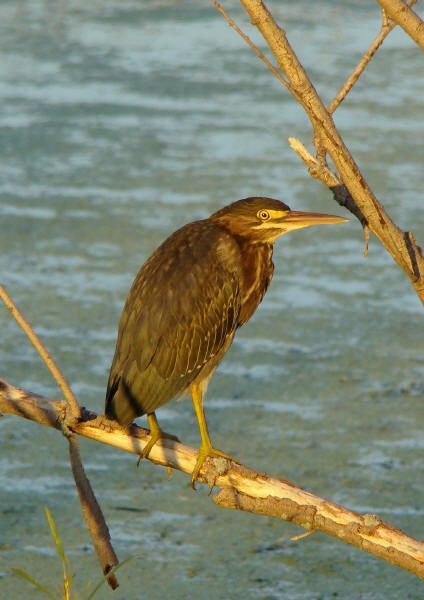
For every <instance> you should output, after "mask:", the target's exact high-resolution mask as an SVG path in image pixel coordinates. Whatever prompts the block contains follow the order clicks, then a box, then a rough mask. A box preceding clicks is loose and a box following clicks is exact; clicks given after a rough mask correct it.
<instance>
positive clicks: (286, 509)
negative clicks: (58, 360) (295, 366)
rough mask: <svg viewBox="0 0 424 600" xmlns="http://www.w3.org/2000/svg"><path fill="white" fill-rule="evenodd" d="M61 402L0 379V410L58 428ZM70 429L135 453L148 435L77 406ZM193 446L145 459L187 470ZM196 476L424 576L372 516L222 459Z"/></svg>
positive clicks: (236, 498)
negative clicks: (79, 411)
mask: <svg viewBox="0 0 424 600" xmlns="http://www.w3.org/2000/svg"><path fill="white" fill-rule="evenodd" d="M63 408H64V402H63V401H55V400H50V399H48V398H42V397H40V396H36V395H34V394H30V393H28V392H26V391H24V390H21V389H19V388H16V387H14V386H11V385H9V384H8V383H7V382H6V381H4V380H3V379H0V410H2V411H4V412H5V413H11V414H15V415H18V416H21V417H25V418H27V419H31V420H33V421H36V422H38V423H41V424H43V425H48V426H50V427H55V428H56V429H60V425H59V423H60V419H61V414H62V411H63ZM74 431H75V433H78V434H79V435H83V436H85V437H88V438H91V439H93V440H96V441H98V442H102V443H103V444H108V445H111V446H116V447H117V448H120V449H122V450H126V451H127V452H132V453H134V454H140V452H141V451H142V449H143V448H144V446H145V445H146V443H147V442H148V441H149V439H150V436H149V434H148V432H147V431H146V430H144V429H141V428H140V427H137V426H136V425H132V426H131V427H130V428H129V429H128V430H124V429H123V428H121V427H120V426H119V425H117V424H116V423H115V422H113V421H109V420H108V419H106V418H105V417H103V416H98V415H96V414H95V413H92V412H90V411H87V410H85V409H83V410H82V420H81V421H80V422H79V423H78V424H76V425H75V426H74ZM196 457H197V450H195V449H194V448H190V447H189V446H184V445H183V444H180V443H177V442H174V441H172V440H161V441H160V442H158V443H157V444H156V445H155V446H154V447H153V448H152V450H151V453H150V456H149V460H151V461H152V462H154V463H155V464H159V465H162V466H165V467H168V468H169V467H171V468H175V469H179V470H180V471H184V472H185V473H188V474H191V472H192V470H193V467H194V464H195V462H196ZM198 480H199V481H201V482H204V483H207V484H208V485H209V486H210V487H212V486H213V485H216V486H218V487H220V488H222V491H220V492H219V493H218V494H217V495H216V496H214V501H215V502H216V504H218V506H222V507H225V508H236V509H239V510H245V511H249V512H253V513H257V514H263V515H268V516H272V517H275V518H278V519H283V520H285V521H292V522H293V523H297V524H298V525H301V526H302V527H304V528H305V529H307V530H308V531H311V532H313V531H323V532H325V533H327V534H329V535H331V536H333V537H336V538H339V539H340V540H342V541H344V542H347V543H349V544H353V545H354V546H357V547H358V548H360V549H361V550H364V551H366V552H370V553H371V554H374V555H375V556H378V557H380V558H382V559H384V560H386V561H388V562H391V563H393V564H395V565H398V566H399V567H402V568H403V569H406V570H408V571H411V572H412V573H415V574H416V575H417V576H418V577H421V578H424V543H423V542H420V541H419V540H416V539H414V538H411V537H409V536H407V535H405V534H404V533H403V532H402V531H401V530H400V529H397V528H396V527H393V526H392V525H389V524H388V523H385V522H384V521H382V520H381V519H380V518H379V517H378V516H377V515H373V514H363V515H361V514H358V513H355V512H353V511H351V510H348V509H347V508H344V507H343V506H340V505H338V504H334V503H332V502H330V501H328V500H325V499H324V498H320V497H318V496H314V495H313V494H311V493H310V492H307V491H305V490H303V489H301V488H299V487H297V486H296V485H294V484H293V483H290V482H289V481H284V480H282V479H277V478H275V477H269V476H268V475H267V474H265V473H259V472H257V471H254V470H252V469H249V468H248V467H245V466H243V465H237V464H235V463H230V464H229V463H228V461H227V460H226V459H221V458H209V459H207V460H206V461H205V463H204V465H203V467H202V469H201V471H200V474H199V477H198Z"/></svg>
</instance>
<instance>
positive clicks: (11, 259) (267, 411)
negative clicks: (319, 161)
mask: <svg viewBox="0 0 424 600" xmlns="http://www.w3.org/2000/svg"><path fill="white" fill-rule="evenodd" d="M273 4H274V5H275V13H276V16H278V18H279V20H280V22H281V24H282V25H283V26H284V27H285V29H286V30H287V33H288V35H289V39H290V41H291V43H292V45H293V46H294V48H295V49H296V51H298V54H299V57H300V58H301V59H302V60H303V61H304V64H305V67H306V68H307V69H308V71H309V73H310V74H311V75H312V77H313V80H314V82H315V83H316V86H317V88H318V89H319V91H320V92H321V93H322V94H323V96H324V98H325V100H327V101H329V100H330V99H331V97H332V94H333V93H335V92H336V91H337V89H338V87H339V86H340V85H341V84H342V83H343V81H344V79H345V77H346V76H347V74H348V73H349V72H350V70H351V69H352V68H353V66H354V65H355V64H356V62H357V60H358V59H359V57H360V55H361V52H362V51H363V50H364V49H365V48H366V47H367V45H368V43H369V42H370V41H371V39H373V37H374V35H375V34H376V32H377V28H378V27H379V24H380V16H379V14H378V10H377V9H376V8H375V7H374V6H373V5H372V4H371V5H370V3H368V2H365V1H361V2H347V1H346V2H338V3H333V2H315V3H314V10H311V9H310V3H307V2H296V3H276V2H274V3H273V2H271V3H270V7H271V8H274V7H273ZM286 4H287V5H288V6H286ZM226 5H227V6H228V7H230V8H232V14H233V15H234V16H237V17H239V18H240V22H241V23H246V19H245V18H244V16H243V15H242V12H241V9H240V8H239V6H238V4H237V3H236V2H234V1H231V2H228V3H226ZM246 28H248V25H246ZM249 31H250V29H249ZM0 33H1V35H0V47H1V59H0V106H1V111H0V136H1V137H0V191H1V196H0V227H1V230H0V231H1V235H0V252H1V254H0V274H1V281H2V283H4V284H5V285H6V286H7V288H8V290H9V292H10V293H11V295H12V296H13V297H14V299H15V300H16V301H17V302H18V304H19V306H20V307H21V308H22V310H23V312H24V313H25V315H26V316H27V318H28V319H29V320H30V321H31V322H32V323H33V324H34V326H35V328H36V330H37V332H38V333H39V334H40V335H41V337H42V338H43V339H44V341H45V342H46V344H47V346H48V348H49V350H50V352H51V353H52V354H53V356H54V357H55V358H56V360H57V361H58V363H59V365H60V366H61V367H62V368H63V371H64V372H65V374H66V376H67V377H68V379H69V381H70V382H71V383H72V386H73V389H74V391H75V393H76V394H77V395H78V398H79V400H80V402H81V403H82V404H84V405H86V406H88V407H91V408H93V409H94V410H97V411H101V410H102V407H103V397H104V390H105V385H106V380H107V371H108V368H109V365H110V361H111V358H112V355H113V350H114V343H115V335H116V329H117V324H118V320H119V315H120V311H121V309H122V305H123V302H124V299H125V296H126V294H127V291H128V288H129V286H130V283H131V281H132V279H133V277H134V275H135V273H136V272H137V270H138V268H139V266H140V264H141V263H142V262H143V261H144V260H145V259H146V258H147V256H148V255H149V254H150V253H151V251H152V250H153V249H154V248H155V247H156V245H157V244H158V243H159V242H160V241H161V240H162V239H164V238H165V237H166V236H167V235H168V234H169V233H170V232H171V231H172V230H174V229H175V228H177V227H178V226H179V225H182V224H183V223H185V222H187V221H191V220H195V219H197V218H202V217H204V216H207V215H208V214H210V213H211V212H212V211H213V210H216V209H217V208H218V207H220V206H222V205H224V204H226V203H228V202H230V201H233V200H236V199H238V198H242V197H244V196H247V195H254V194H263V195H271V196H274V197H277V198H280V199H282V200H284V201H286V202H287V203H288V204H289V205H291V206H292V207H295V208H299V209H306V210H308V209H310V210H317V211H323V212H336V213H337V212H338V213H339V214H342V212H343V211H342V209H340V208H339V207H337V206H336V205H335V204H334V202H333V201H332V199H331V197H330V194H329V193H328V191H327V190H326V189H325V188H324V187H323V186H322V185H321V184H320V183H317V182H315V181H313V180H312V179H311V178H310V177H309V176H308V175H307V173H306V171H305V169H304V167H303V165H302V164H301V163H300V161H299V160H298V158H297V157H296V156H295V155H294V154H293V152H292V151H291V150H290V149H289V147H288V144H287V141H286V140H287V137H288V136H296V137H299V138H301V139H302V140H303V141H304V142H306V143H308V144H309V140H310V128H309V125H308V123H307V121H306V118H305V117H304V115H303V113H302V111H301V110H300V109H299V108H298V107H297V106H296V104H295V103H294V101H293V100H292V99H291V97H289V96H288V94H287V93H286V91H285V90H284V89H282V88H281V87H280V86H279V84H278V83H277V82H276V81H274V79H273V78H272V76H271V75H270V74H269V73H268V72H267V71H266V69H265V67H264V66H263V65H262V64H261V63H260V62H259V61H258V59H257V58H256V57H255V56H254V55H253V54H252V53H251V51H250V50H249V49H247V47H245V45H244V43H243V42H242V41H241V39H239V38H238V37H237V35H236V34H235V33H234V32H233V31H232V30H231V29H230V28H229V27H228V26H227V25H226V24H225V22H224V21H223V20H222V18H221V17H220V16H219V15H218V13H216V11H215V9H214V8H213V7H212V5H209V4H208V3H196V2H177V1H175V2H173V1H171V0H170V1H156V2H155V1H150V2H149V1H144V2H131V1H130V0H123V1H120V2H116V1H112V0H106V1H105V0H102V2H98V1H96V2H82V1H81V0H68V1H67V2H48V1H47V0H46V1H44V2H43V1H41V0H39V1H36V0H33V1H31V2H25V1H23V0H14V1H13V2H2V3H1V4H0ZM252 37H253V38H254V39H255V40H257V41H258V42H259V43H260V45H261V47H262V48H263V47H264V46H263V43H262V42H261V41H260V38H259V37H258V36H257V34H256V33H255V32H252ZM423 72H424V71H423V55H422V52H420V50H419V49H418V48H416V47H415V46H414V45H413V43H412V42H410V41H409V40H408V38H407V37H406V36H405V35H404V34H403V33H402V32H394V33H393V34H392V35H391V37H390V39H389V40H387V41H386V42H385V44H384V47H383V49H382V50H381V51H380V52H379V53H378V55H377V56H376V59H375V60H374V61H373V63H372V65H370V67H369V69H368V70H367V72H366V73H365V75H364V77H363V79H362V80H361V81H360V82H359V84H358V85H357V87H356V88H355V90H354V91H353V92H352V94H351V96H350V97H349V99H348V100H347V101H346V102H345V103H344V104H343V105H342V106H341V107H340V109H339V110H338V111H337V114H336V122H337V124H338V125H339V126H340V129H341V131H342V133H343V135H344V137H345V141H346V143H347V144H348V146H349V147H350V148H351V150H352V152H353V153H354V155H355V158H356V159H357V161H358V162H359V164H360V166H361V167H362V168H363V172H364V175H365V177H366V178H367V180H368V181H369V182H370V184H371V185H372V187H373V189H374V190H375V192H376V194H377V195H378V197H379V198H380V199H381V200H382V201H383V202H384V204H385V206H386V208H387V209H388V211H389V212H390V214H391V215H392V217H393V218H394V219H395V221H396V222H397V223H398V224H399V226H401V227H402V228H404V229H409V228H410V229H412V230H413V231H414V233H415V235H416V238H417V240H418V242H419V243H421V244H422V243H424V216H423V215H424V213H423V211H422V208H421V205H422V192H423V187H424V186H423V184H424V180H423V168H422V157H423V134H424V125H423V104H422V98H424V78H423V77H422V74H423ZM275 265H276V273H275V277H274V281H273V283H272V285H271V288H270V290H269V292H268V294H267V296H266V298H265V300H264V302H263V303H262V305H261V307H260V309H259V311H258V312H257V314H256V315H255V317H254V318H253V319H252V321H251V322H250V323H249V324H248V325H247V326H246V327H244V328H243V329H242V330H241V331H240V332H239V335H238V336H237V338H236V341H235V343H234V345H233V347H232V348H231V350H230V352H229V353H228V355H227V357H226V358H225V360H224V362H223V363H222V365H221V367H220V368H219V370H218V371H217V373H216V375H215V377H214V378H213V380H212V383H211V385H210V388H209V393H208V399H207V416H208V421H209V426H210V430H211V433H212V439H213V441H214V442H215V444H216V446H217V447H218V448H222V449H223V450H225V451H226V452H228V453H230V454H233V455H234V456H236V457H238V458H239V459H240V460H241V461H242V462H244V463H245V464H247V465H250V466H252V467H254V468H258V469H260V470H265V471H267V472H269V473H271V474H274V475H277V476H278V475H283V476H284V477H286V478H288V479H291V480H293V481H295V482H296V483H298V484H300V485H301V486H303V487H305V488H307V489H309V490H311V491H313V492H315V493H317V494H320V495H323V496H325V497H327V498H329V499H332V500H333V501H336V502H339V503H343V504H345V505H346V506H348V507H350V508H352V509H355V510H358V511H364V512H365V511H367V512H373V513H374V512H376V513H378V514H379V515H380V516H381V517H382V518H383V519H386V520H388V521H389V522H391V523H393V524H394V525H396V526H398V527H401V528H403V529H405V531H406V532H408V533H409V534H411V535H413V536H416V537H420V538H421V539H422V538H423V537H424V525H423V523H424V519H423V516H424V506H423V497H424V483H423V476H422V465H423V462H424V435H423V418H422V417H423V411H422V394H423V374H424V352H423V346H422V322H423V321H422V319H423V314H422V308H421V306H420V303H419V302H418V300H417V298H416V297H415V295H414V293H413V291H412V289H411V288H410V285H409V282H408V280H407V279H406V277H405V276H404V275H403V274H402V273H401V271H400V270H399V269H398V268H397V267H396V266H395V265H394V263H393V262H392V261H391V259H390V258H389V257H388V256H387V255H386V253H385V251H384V250H383V249H382V248H381V247H380V245H379V244H378V243H377V242H376V241H375V239H372V240H371V243H370V252H369V256H368V258H367V259H364V258H363V236H362V231H361V228H360V226H359V225H358V223H356V222H355V221H354V220H353V219H351V221H350V222H349V223H348V224H345V225H340V226H334V227H331V228H330V227H328V228H318V227H317V228H311V229H308V230H305V231H302V232H295V233H293V234H291V235H289V236H286V237H284V238H283V239H281V240H280V241H279V242H278V243H277V244H276V249H275ZM0 327H1V346H0V357H1V360H0V366H1V368H0V374H1V375H2V376H4V377H6V378H7V379H8V380H9V381H10V382H12V383H15V384H17V385H21V386H23V387H26V388H28V389H29V390H32V391H34V392H38V393H41V394H46V395H55V396H57V397H58V396H59V393H58V392H57V390H56V388H55V385H54V384H53V383H52V381H51V377H50V375H49V374H48V373H47V371H46V370H45V368H44V366H43V365H42V364H41V363H40V360H39V358H38V357H37V355H36V354H35V352H34V351H33V350H32V348H31V347H30V346H29V343H28V342H27V340H26V339H25V338H24V336H23V334H22V333H21V332H20V331H19V330H18V328H17V326H16V325H15V323H14V322H12V320H11V319H10V317H9V315H8V313H7V311H6V310H5V309H2V308H1V307H0ZM158 416H159V417H160V422H161V424H163V427H164V428H165V429H166V430H168V431H173V432H175V433H177V434H178V435H179V436H180V437H181V439H182V440H184V441H185V442H187V443H189V444H191V445H194V446H196V445H198V443H199V440H198V430H197V425H196V423H195V417H194V414H193V410H192V407H191V405H190V402H189V401H188V400H185V401H183V402H182V403H179V404H176V403H171V404H169V405H167V406H166V407H164V408H163V409H161V410H160V412H159V415H158ZM0 439H1V446H2V453H1V458H0V510H1V515H0V597H1V598H7V599H10V600H13V599H15V598H16V599H17V598H19V599H21V598H22V597H25V596H26V597H29V594H30V593H31V594H33V595H31V597H34V598H35V597H38V596H37V595H36V593H35V592H34V593H32V592H30V588H29V586H27V584H26V583H24V582H23V581H21V580H19V579H17V578H16V577H15V576H14V575H12V574H11V573H10V570H9V569H10V567H12V566H18V567H21V568H23V569H27V570H28V571H29V572H31V573H32V574H34V575H37V576H38V577H39V578H40V579H41V580H43V581H44V582H47V583H48V582H50V583H51V582H56V583H58V582H59V568H58V565H57V560H56V559H55V557H54V556H53V552H52V550H53V545H52V540H51V538H50V535H49V533H48V528H47V524H46V523H45V519H44V513H43V506H44V505H47V506H48V507H49V508H50V510H51V512H52V513H53V516H54V518H55V519H56V523H57V526H58V529H59V531H60V533H61V535H62V538H63V542H64V545H65V548H66V550H67V551H68V553H69V555H70V558H71V560H72V564H73V566H74V571H75V574H76V578H77V582H78V583H79V584H80V589H81V588H82V587H83V586H84V585H85V583H86V582H87V580H89V579H91V580H97V578H98V566H97V559H96V557H95V556H94V554H93V552H92V549H91V546H90V539H89V536H88V533H87V532H86V530H85V527H84V524H83V521H82V518H81V514H80V507H79V503H78V500H77V497H76V493H75V490H74V486H73V481H72V476H71V473H70V469H69V464H68V459H67V449H66V445H65V442H64V441H63V440H61V438H60V436H59V435H58V434H57V432H55V431H50V430H48V429H47V428H43V427H41V426H38V425H35V424H32V423H29V422H28V423H27V422H24V421H23V420H18V419H16V418H14V417H12V416H6V417H4V418H3V419H1V420H0ZM81 446H82V452H83V456H84V461H85V464H86V467H87V471H88V473H89V476H90V479H91V481H92V483H93V486H94V488H95V490H96V492H97V495H98V498H99V500H100V502H101V504H102V506H103V508H104V511H105V514H106V518H107V520H108V523H109V525H110V529H111V534H112V538H113V543H114V545H115V549H116V551H117V553H118V555H119V556H120V558H122V559H123V558H125V557H126V556H129V555H133V556H136V558H135V559H134V560H133V562H132V563H130V564H129V565H127V566H126V567H124V568H123V569H122V571H121V573H120V577H119V579H120V582H121V587H120V588H119V591H117V592H116V593H115V594H112V592H110V591H109V590H104V591H103V592H102V594H101V595H100V597H104V598H109V597H110V598H112V597H116V598H125V599H126V600H135V599H140V598H151V599H156V598H157V599H159V598H164V597H167V598H175V599H180V598H181V599H182V598H185V599H191V598H196V599H198V598H199V597H200V598H208V599H210V600H215V599H220V598H225V599H228V598H231V599H236V598H237V599H239V598H249V599H250V598H251V599H256V598H261V599H265V598H266V599H269V600H271V599H273V600H274V599H280V598H281V599H282V598H284V599H290V600H297V599H302V600H313V599H317V598H322V599H330V598H335V597H338V598H343V599H344V600H347V599H352V600H357V599H358V598H361V599H366V600H369V599H372V600H380V599H381V600H383V599H384V600H395V599H396V600H398V599H399V598H402V599H406V598H408V599H418V598H422V597H423V593H424V592H423V587H422V586H423V584H422V583H421V582H420V581H419V580H418V579H417V578H416V577H414V576H413V575H410V574H408V573H405V572H403V571H401V570H400V569H398V568H396V567H394V566H391V565H388V564H386V563H383V562H382V561H379V560H378V559H376V558H373V557H371V556H368V555H366V554H364V553H361V552H360V551H359V550H357V549H355V548H350V547H348V546H345V545H343V544H342V543H341V542H338V541H336V540H333V539H332V538H329V537H327V536H325V535H322V534H315V535H313V536H311V537H309V538H307V539H304V540H301V541H298V542H292V541H290V537H291V536H293V535H296V534H298V533H300V531H301V530H300V529H299V528H297V527H295V526H293V525H290V524H287V523H280V522H276V521H273V520H271V519H265V518H261V517H259V516H251V515H246V514H234V513H232V512H230V511H224V510H222V509H218V508H216V507H215V505H214V504H213V502H212V501H211V499H210V498H208V497H207V493H206V491H205V490H204V489H199V490H198V491H197V492H196V493H193V492H192V491H191V490H190V488H189V479H188V477H186V476H183V475H181V474H179V473H175V474H174V476H173V478H172V480H170V481H169V480H168V477H167V474H166V471H165V470H164V469H161V468H158V467H153V466H152V465H150V464H143V465H142V466H141V468H139V469H136V467H135V459H134V457H133V456H130V455H126V454H124V453H122V452H119V451H117V450H114V449H112V448H108V447H104V446H101V445H97V444H95V443H92V442H89V441H86V440H81ZM6 545H7V548H6Z"/></svg>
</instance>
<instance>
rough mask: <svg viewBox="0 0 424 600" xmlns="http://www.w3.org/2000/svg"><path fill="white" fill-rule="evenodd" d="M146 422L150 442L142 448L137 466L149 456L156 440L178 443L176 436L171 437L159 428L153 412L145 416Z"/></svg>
mask: <svg viewBox="0 0 424 600" xmlns="http://www.w3.org/2000/svg"><path fill="white" fill-rule="evenodd" d="M147 421H148V422H149V428H150V440H149V441H148V442H147V444H146V445H145V446H144V448H143V451H142V453H141V454H140V456H139V458H138V461H137V465H138V464H139V463H140V461H141V460H142V459H143V458H147V457H148V456H149V454H150V450H151V449H152V448H153V446H154V445H155V444H156V442H157V441H158V440H161V439H163V438H165V439H167V440H174V441H175V442H179V441H180V440H179V438H177V436H176V435H171V434H170V433H166V432H165V431H163V430H162V429H161V428H160V426H159V423H158V420H157V418H156V415H155V413H154V412H152V413H149V414H148V415H147Z"/></svg>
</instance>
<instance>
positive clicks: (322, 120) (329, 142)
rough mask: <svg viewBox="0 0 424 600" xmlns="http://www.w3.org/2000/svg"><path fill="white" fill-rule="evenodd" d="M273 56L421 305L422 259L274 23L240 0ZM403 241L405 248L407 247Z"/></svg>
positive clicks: (248, 0)
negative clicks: (368, 179)
mask: <svg viewBox="0 0 424 600" xmlns="http://www.w3.org/2000/svg"><path fill="white" fill-rule="evenodd" d="M240 1H241V3H242V4H243V6H244V8H245V9H246V11H247V13H248V14H249V16H250V18H251V22H252V24H253V25H256V27H257V28H258V29H259V31H260V32H261V33H262V35H263V36H264V38H265V40H266V42H267V43H268V45H269V47H270V49H271V50H272V52H273V53H274V55H275V57H276V59H277V63H278V66H279V67H280V69H281V70H282V71H283V73H284V74H285V76H286V79H287V81H288V82H289V83H290V85H291V88H292V89H293V91H292V90H290V91H292V93H293V95H294V97H295V98H296V100H298V101H299V102H300V104H301V105H302V106H303V108H304V110H305V112H306V113H307V115H308V117H309V119H310V121H311V123H312V126H313V129H314V135H315V139H318V140H319V143H320V145H321V146H322V147H323V149H324V150H325V152H327V153H328V154H329V155H330V156H331V158H332V160H333V162H334V164H335V166H336V168H337V171H338V174H339V178H340V179H341V180H342V181H343V183H344V185H345V186H346V187H347V189H348V191H349V193H350V195H351V197H352V198H353V199H354V200H355V203H356V204H357V206H358V208H359V210H360V212H361V213H362V215H363V216H364V218H365V219H366V221H367V223H368V225H369V228H370V229H371V231H372V232H373V233H374V234H375V235H376V236H377V237H378V239H379V240H380V241H381V243H382V244H383V246H384V247H385V248H386V250H387V251H388V252H389V253H390V254H391V255H392V257H393V259H394V260H395V261H396V262H397V263H398V265H399V266H400V267H401V268H402V270H403V271H404V272H405V273H406V274H407V275H408V277H409V279H410V281H411V283H412V285H413V287H414V289H415V291H416V293H417V295H418V297H419V298H420V300H421V302H422V303H423V304H424V258H423V255H422V252H421V249H420V248H419V247H418V246H417V245H416V244H415V243H414V242H413V241H411V240H413V238H411V236H410V235H409V232H407V233H405V232H403V231H402V230H401V229H400V228H399V227H397V225H396V224H395V223H394V222H393V221H392V220H391V219H390V217H389V215H388V214H387V212H386V211H385V209H384V207H383V205H382V204H381V203H380V202H379V201H378V200H377V198H376V197H375V196H374V194H373V192H372V190H371V189H370V187H369V186H368V184H367V182H366V181H365V179H364V177H363V175H362V173H361V172H360V170H359V168H358V166H357V164H356V163H355V161H354V159H353V157H352V155H351V154H350V152H349V150H348V149H347V147H346V145H345V143H344V141H343V139H342V138H341V136H340V134H339V132H338V130H337V128H336V126H335V124H334V122H333V119H332V118H331V115H330V114H329V112H328V111H327V109H326V107H325V106H324V104H323V102H322V100H321V98H320V97H319V95H318V94H317V91H316V90H315V88H314V86H313V85H312V83H311V81H310V80H309V78H308V76H307V74H306V71H305V69H304V68H303V66H302V65H301V63H300V62H299V60H298V58H297V56H296V54H295V52H294V50H293V48H292V47H291V45H290V43H289V41H288V40H287V36H286V33H285V31H284V30H283V29H281V27H279V26H278V25H277V23H276V22H275V21H274V19H273V17H272V15H271V13H270V12H269V11H268V9H267V8H266V6H265V5H264V3H263V2H262V1H261V0H240ZM407 241H408V243H407Z"/></svg>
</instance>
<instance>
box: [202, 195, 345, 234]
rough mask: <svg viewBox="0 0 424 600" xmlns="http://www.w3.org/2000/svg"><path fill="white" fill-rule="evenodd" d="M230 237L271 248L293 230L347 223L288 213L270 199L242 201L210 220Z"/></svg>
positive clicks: (326, 217)
mask: <svg viewBox="0 0 424 600" xmlns="http://www.w3.org/2000/svg"><path fill="white" fill-rule="evenodd" d="M210 219H211V220H212V221H213V222H214V223H217V224H219V225H221V226H222V227H225V228H226V229H227V230H228V231H230V233H232V234H233V235H237V236H240V237H244V238H247V239H249V240H250V241H252V242H253V243H255V242H262V243H268V244H273V243H274V242H275V240H276V239H277V238H278V237H280V236H281V235H284V234H285V233H288V232H289V231H293V230H294V229H302V228H303V227H309V226H310V225H323V224H330V223H343V222H344V221H347V220H348V219H345V218H343V217H337V216H335V215H324V214H321V213H313V212H302V211H297V210H290V208H289V207H288V206H287V204H284V202H280V201H279V200H274V199H273V198H257V197H253V198H244V199H243V200H238V201H237V202H233V203H232V204H229V205H228V206H225V207H224V208H221V209H220V210H218V211H217V212H216V213H214V214H213V215H211V216H210Z"/></svg>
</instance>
